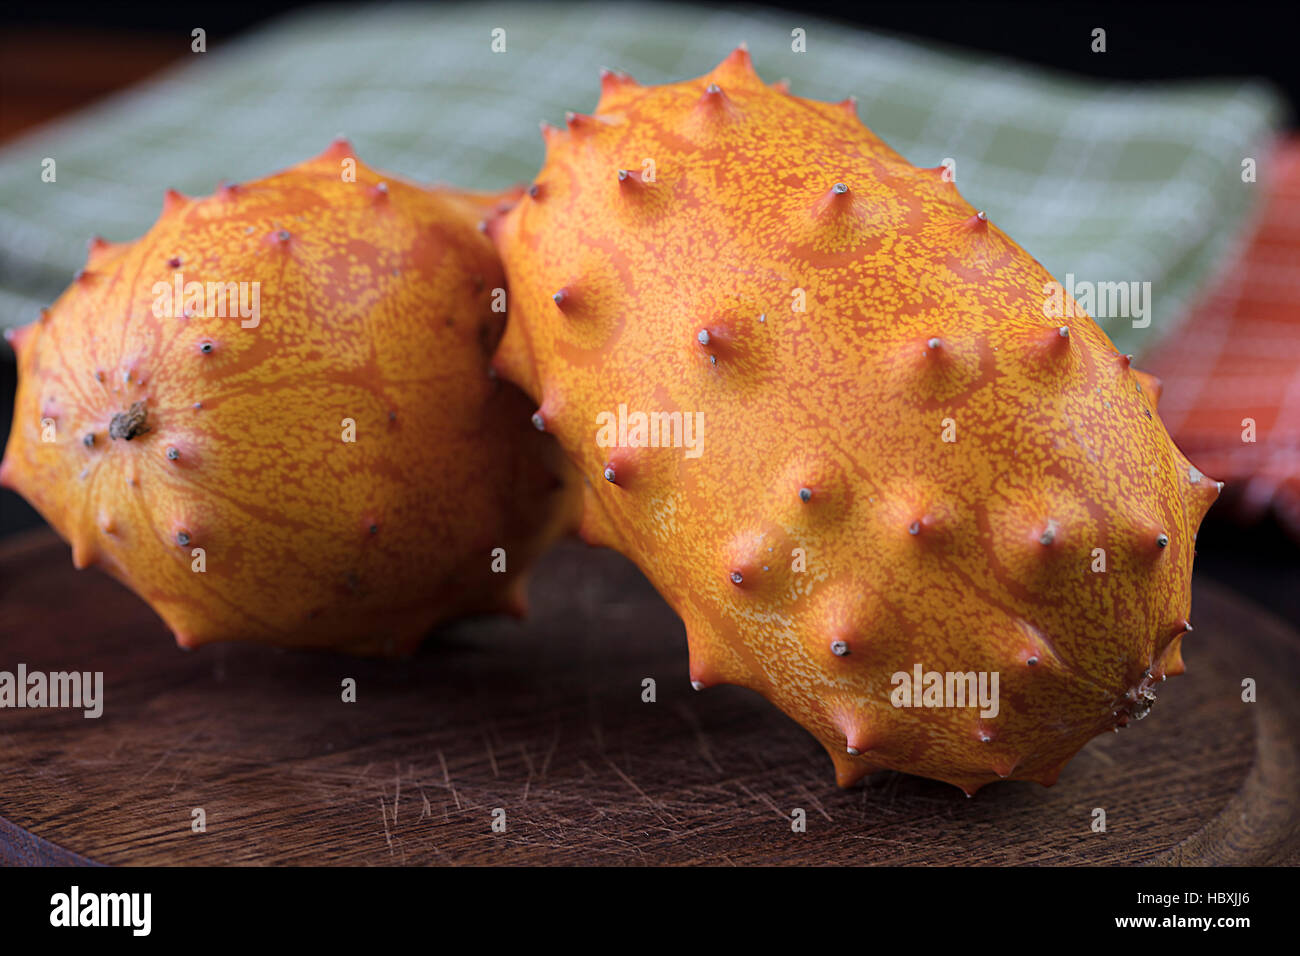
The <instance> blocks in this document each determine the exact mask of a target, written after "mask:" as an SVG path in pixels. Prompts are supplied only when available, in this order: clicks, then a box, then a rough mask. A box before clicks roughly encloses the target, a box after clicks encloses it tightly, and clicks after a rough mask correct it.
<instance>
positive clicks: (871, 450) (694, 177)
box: [489, 50, 1218, 793]
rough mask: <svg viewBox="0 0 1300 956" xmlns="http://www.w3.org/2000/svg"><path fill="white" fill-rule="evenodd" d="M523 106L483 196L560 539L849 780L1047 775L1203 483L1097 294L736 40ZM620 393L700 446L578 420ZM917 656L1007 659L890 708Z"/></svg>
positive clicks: (1168, 647) (1170, 663)
mask: <svg viewBox="0 0 1300 956" xmlns="http://www.w3.org/2000/svg"><path fill="white" fill-rule="evenodd" d="M543 133H544V136H545V138H546V141H547V147H548V149H547V158H546V162H545V165H544V167H543V169H542V170H541V173H540V174H539V175H538V177H537V180H536V183H535V185H534V187H533V188H532V189H531V190H530V191H529V193H528V194H527V195H526V196H524V197H522V198H521V199H520V200H519V202H518V203H517V204H516V205H515V206H514V208H512V209H511V210H510V211H509V212H508V213H506V214H504V215H502V216H499V217H497V218H495V219H494V220H493V221H492V223H491V224H490V226H489V231H490V232H491V233H492V235H493V236H494V238H495V239H496V241H497V245H498V248H499V249H500V250H501V253H502V257H503V260H504V262H505V267H506V273H507V277H508V279H509V282H510V288H511V296H512V304H511V321H510V325H509V327H508V329H507V331H506V335H505V337H504V338H503V340H502V344H501V347H500V349H499V352H498V357H497V364H498V367H499V369H500V370H501V371H502V373H503V374H504V375H506V376H507V377H509V378H511V379H512V380H514V381H517V382H518V383H519V384H520V385H521V386H522V387H523V388H524V389H525V390H526V391H527V392H528V393H529V394H530V395H531V396H532V397H533V398H534V399H535V400H536V401H537V403H538V406H539V408H538V413H537V414H538V418H537V419H536V422H537V424H538V425H539V427H544V428H545V430H546V431H548V432H551V433H553V434H554V435H556V436H557V437H558V438H559V440H560V442H561V444H562V445H563V447H564V448H565V450H566V451H567V452H568V454H569V456H570V458H571V459H572V460H573V461H574V463H575V464H576V465H577V467H578V468H579V469H580V470H581V472H582V474H583V475H584V477H585V483H584V506H585V507H584V517H583V524H582V530H583V534H584V537H585V538H586V539H587V540H589V541H591V542H593V543H597V544H603V545H608V546H611V547H613V548H616V549H618V550H619V551H621V552H623V553H624V554H626V555H628V556H630V557H631V558H632V559H633V560H635V561H636V562H637V563H638V564H639V565H640V567H641V568H642V569H643V570H644V572H645V573H646V574H647V576H648V577H649V578H650V579H651V581H652V582H653V583H654V584H655V585H656V587H657V588H658V589H659V591H660V592H661V593H662V594H663V595H664V596H665V598H666V599H667V600H668V601H669V602H670V603H671V604H672V605H673V607H674V608H675V609H676V610H677V611H678V613H679V614H680V615H681V617H682V618H683V620H684V621H685V624H686V628H687V635H688V639H689V643H690V676H691V680H692V681H693V682H695V684H696V686H697V687H700V686H708V685H712V684H718V683H731V684H739V685H743V686H745V687H749V688H752V689H755V690H757V691H759V692H761V693H762V694H764V695H765V696H766V697H768V699H770V700H771V701H772V702H773V703H775V704H776V705H777V706H779V707H780V708H781V709H782V710H784V711H785V712H786V713H787V714H789V715H790V716H791V717H793V718H794V719H796V720H797V721H798V722H799V723H801V724H802V725H803V726H804V727H806V728H807V729H808V730H810V731H811V732H812V733H813V734H814V735H816V737H817V738H818V739H819V740H820V741H821V742H822V743H823V744H824V745H825V747H826V749H827V751H828V752H829V753H830V755H831V757H832V759H833V761H834V763H835V767H836V770H837V777H838V779H839V781H840V783H841V784H844V785H848V784H850V783H852V782H853V781H855V780H857V779H859V778H860V777H861V776H862V775H864V774H866V773H868V772H870V771H873V770H878V769H886V768H889V769H895V770H902V771H906V772H909V773H914V774H920V775H923V776H927V777H932V778H936V779H939V780H945V781H949V782H951V783H954V784H956V785H958V786H960V787H961V788H963V789H964V790H966V791H967V792H968V793H973V792H974V791H975V790H977V789H978V788H979V787H980V786H982V785H984V784H985V783H988V782H990V781H994V780H998V779H1000V778H1012V779H1033V780H1039V781H1042V782H1043V783H1051V782H1052V781H1053V780H1054V779H1055V778H1056V775H1057V774H1058V772H1059V771H1060V769H1061V767H1062V766H1063V765H1064V764H1065V763H1066V762H1067V761H1068V760H1069V759H1070V757H1072V756H1073V755H1074V754H1075V753H1076V752H1077V751H1078V750H1079V748H1080V747H1082V746H1083V744H1084V743H1086V742H1087V741H1088V740H1089V739H1090V738H1091V737H1093V736H1094V735H1096V734H1098V733H1101V732H1103V731H1109V730H1111V729H1112V728H1115V727H1116V726H1117V725H1120V724H1123V723H1125V722H1127V720H1128V719H1129V717H1130V715H1131V714H1133V713H1134V712H1135V711H1136V714H1137V715H1138V716H1142V715H1144V714H1145V711H1146V709H1147V708H1148V706H1149V700H1148V699H1146V697H1145V694H1146V693H1147V692H1148V691H1150V688H1151V686H1152V684H1153V683H1158V681H1159V680H1160V679H1163V677H1164V675H1165V674H1166V673H1177V672H1180V671H1181V667H1182V665H1181V660H1180V658H1179V641H1180V636H1181V634H1182V633H1183V632H1184V631H1185V630H1186V629H1187V628H1188V625H1187V624H1186V619H1187V617H1188V614H1189V604H1190V578H1191V568H1192V556H1193V545H1194V537H1195V532H1196V528H1197V526H1198V524H1199V522H1200V520H1201V518H1202V516H1203V514H1204V512H1205V511H1206V509H1207V508H1208V507H1209V505H1210V503H1211V502H1212V501H1213V499H1214V498H1215V496H1216V494H1217V491H1218V487H1217V483H1216V482H1214V481H1211V480H1210V479H1207V478H1203V477H1202V476H1200V474H1199V473H1198V472H1196V471H1195V469H1193V468H1191V466H1190V465H1189V463H1188V461H1187V459H1186V458H1184V457H1183V455H1182V454H1181V453H1180V452H1179V451H1178V449H1177V448H1175V447H1174V445H1173V444H1172V442H1171V441H1170V439H1169V436H1168V434H1167V433H1166V432H1165V429H1164V427H1163V426H1162V425H1161V422H1160V420H1159V418H1157V417H1156V416H1155V414H1154V409H1155V399H1156V394H1155V383H1154V382H1153V381H1149V380H1148V381H1146V382H1145V384H1144V377H1143V376H1142V374H1141V373H1139V372H1136V371H1135V370H1132V369H1130V368H1129V366H1128V361H1127V359H1126V358H1125V357H1123V356H1121V355H1119V354H1118V353H1117V352H1116V351H1115V348H1114V347H1113V345H1112V344H1111V343H1110V341H1109V340H1108V339H1107V337H1106V335H1105V334H1104V333H1103V332H1102V331H1101V329H1099V328H1098V327H1097V325H1096V324H1095V323H1094V322H1093V321H1092V320H1091V319H1090V318H1088V317H1087V316H1085V315H1082V314H1081V313H1080V314H1079V315H1078V316H1071V317H1070V318H1068V319H1065V320H1062V319H1055V320H1053V319H1049V318H1048V316H1047V314H1046V313H1045V310H1044V304H1045V302H1046V300H1047V296H1046V294H1045V288H1044V287H1045V285H1046V284H1047V283H1049V282H1050V281H1051V276H1050V275H1049V274H1048V273H1047V272H1046V271H1045V270H1044V269H1043V267H1042V266H1041V265H1039V263H1037V262H1036V261H1035V260H1034V259H1032V258H1031V257H1030V256H1029V255H1028V254H1027V253H1025V252H1024V250H1022V249H1021V248H1020V247H1018V246H1017V245H1016V244H1015V243H1014V242H1012V241H1011V240H1010V239H1009V238H1008V237H1007V236H1006V235H1004V234H1003V233H1002V232H1001V231H1000V230H999V229H998V228H997V227H996V226H995V225H994V224H993V221H992V219H993V218H995V217H985V216H984V215H982V214H980V213H979V212H978V211H977V210H976V209H974V208H973V207H971V206H970V205H969V204H968V203H966V202H965V201H964V200H963V199H962V198H961V197H960V195H958V192H957V190H956V188H955V186H954V185H953V184H952V182H950V181H947V179H946V178H945V177H944V176H943V175H942V173H943V170H942V169H920V168H915V167H913V166H911V165H909V164H908V163H907V162H906V161H904V160H903V159H902V158H901V157H900V156H899V155H898V154H896V153H895V152H893V151H892V150H890V149H889V148H888V147H887V146H886V145H885V144H884V143H883V142H881V140H880V139H878V138H877V137H876V136H875V135H873V134H872V133H871V132H870V131H869V130H867V129H866V128H865V127H864V126H863V125H862V124H861V122H859V120H858V119H857V117H856V115H855V113H854V108H853V104H852V102H851V101H846V102H845V103H841V104H838V105H831V104H825V103H818V102H812V101H809V100H805V99H800V98H799V97H796V96H792V95H790V94H788V93H787V92H785V91H784V90H783V89H781V88H778V87H769V86H766V85H764V84H763V83H762V81H761V80H760V79H759V78H758V76H757V75H756V74H755V73H754V71H753V69H752V67H751V65H750V62H749V57H748V55H747V54H746V53H745V52H744V51H743V50H738V51H736V52H735V53H733V54H732V55H731V56H730V57H728V58H727V59H726V60H725V61H724V62H723V63H722V64H721V65H720V66H718V67H717V69H715V70H714V71H713V72H712V73H710V74H708V75H706V76H704V77H701V78H699V79H697V80H692V81H689V82H684V83H678V84H674V85H669V86H661V87H641V86H638V85H637V84H636V83H635V82H633V81H631V80H630V79H629V78H627V77H625V76H621V75H618V74H613V73H607V74H606V75H605V77H604V80H603V95H602V96H601V99H600V103H599V105H598V107H597V110H596V112H595V114H594V115H592V116H580V115H575V116H573V117H571V118H570V121H569V123H568V129H567V130H564V131H561V130H555V129H550V128H544V129H543ZM651 174H652V175H651ZM837 184H839V185H838V186H837ZM557 294H558V295H557ZM801 305H802V306H803V308H802V310H800V308H799V307H800V306H801ZM1063 326H1065V329H1064V331H1063V330H1062V327H1063ZM620 404H626V405H627V407H628V409H629V411H637V410H640V411H646V412H651V411H664V412H673V411H680V412H684V413H688V414H689V413H695V412H698V413H701V414H702V417H703V422H704V429H703V443H702V450H701V454H700V456H699V457H698V458H693V459H692V458H687V457H686V456H685V455H684V454H683V449H681V448H671V447H669V448H665V447H657V448H656V447H613V448H610V447H602V446H601V445H600V444H599V443H598V441H597V435H598V427H597V424H598V423H597V416H598V415H599V414H600V413H602V412H611V413H612V412H614V411H616V409H617V408H618V406H619V405H620ZM945 431H947V436H948V437H950V438H953V439H955V440H951V441H945V440H944V438H945ZM1095 549H1102V551H1104V561H1105V571H1104V572H1100V571H1096V570H1094V567H1096V561H1097V555H1098V554H1099V553H1100V552H1097V551H1096V550H1095ZM917 664H920V665H921V666H922V667H923V669H924V670H925V671H940V672H945V671H952V672H963V673H965V672H980V671H985V672H997V673H998V674H999V689H1000V711H999V713H998V715H997V716H996V717H992V718H989V719H983V718H981V717H980V716H979V713H978V709H972V708H951V707H950V708H933V709H932V708H897V707H894V706H893V705H892V704H891V692H892V691H893V690H894V689H895V684H894V682H893V681H892V675H894V674H895V673H897V672H904V673H907V674H912V673H913V672H914V667H915V666H916V665H917Z"/></svg>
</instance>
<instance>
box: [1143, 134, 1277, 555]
mask: <svg viewBox="0 0 1300 956" xmlns="http://www.w3.org/2000/svg"><path fill="white" fill-rule="evenodd" d="M1258 175H1259V181H1258V183H1257V184H1256V185H1255V186H1249V185H1244V184H1242V185H1236V184H1234V187H1233V188H1259V189H1264V190H1266V191H1267V194H1266V199H1265V205H1264V208H1263V210H1262V211H1261V214H1260V216H1259V217H1258V218H1257V219H1256V221H1255V224H1254V226H1253V233H1252V235H1251V237H1250V238H1249V240H1248V242H1247V244H1246V246H1245V248H1244V249H1243V251H1242V252H1241V253H1240V254H1239V255H1238V256H1237V258H1236V259H1235V261H1233V262H1232V263H1231V265H1230V266H1229V268H1227V269H1226V270H1225V271H1224V272H1223V273H1222V274H1221V275H1220V277H1219V278H1218V280H1217V281H1216V282H1215V284H1214V286H1213V288H1211V289H1210V291H1209V293H1208V295H1205V296H1204V297H1203V298H1202V299H1201V300H1200V302H1199V304H1198V305H1197V306H1196V308H1195V309H1194V311H1193V313H1192V315H1191V316H1190V317H1189V318H1188V320H1187V321H1186V323H1185V324H1183V325H1182V326H1180V327H1179V328H1178V330H1177V331H1176V332H1175V333H1174V334H1173V335H1172V336H1170V337H1169V338H1168V339H1167V340H1166V341H1164V342H1162V343H1161V344H1160V346H1159V347H1158V348H1157V349H1156V351H1155V352H1154V353H1153V354H1152V355H1150V356H1148V357H1146V359H1145V360H1144V361H1143V363H1142V365H1143V367H1144V368H1145V369H1147V370H1148V371H1150V372H1152V373H1153V374H1155V375H1157V376H1158V377H1159V378H1161V379H1163V381H1164V392H1163V394H1162V395H1161V398H1160V417H1161V418H1162V419H1163V420H1164V422H1165V425H1166V427H1168V429H1169V431H1170V433H1171V434H1172V435H1173V437H1174V440H1175V441H1176V442H1177V443H1178V446H1179V447H1180V448H1181V449H1182V450H1183V452H1184V453H1185V454H1186V455H1187V456H1188V457H1189V458H1190V459H1191V460H1192V463H1193V464H1195V465H1196V467H1198V468H1199V469H1201V470H1202V471H1203V472H1205V474H1207V475H1209V476H1210V477H1211V478H1217V479H1219V480H1221V481H1223V482H1225V483H1226V485H1227V487H1226V488H1225V490H1224V494H1225V498H1224V502H1223V504H1224V505H1226V506H1227V507H1229V508H1234V509H1235V510H1236V513H1237V514H1238V515H1239V516H1240V517H1242V518H1244V519H1246V520H1258V519H1259V518H1260V517H1262V516H1263V515H1264V514H1265V513H1266V512H1268V511H1269V510H1270V509H1271V510H1272V512H1273V514H1274V515H1275V516H1276V517H1277V519H1278V520H1279V521H1280V522H1281V523H1282V524H1283V525H1284V526H1285V527H1286V529H1287V531H1288V532H1289V533H1290V534H1291V535H1292V536H1293V537H1295V538H1296V539H1297V540H1298V541H1300V137H1295V138H1292V139H1289V140H1286V141H1285V142H1283V143H1282V144H1281V145H1279V146H1278V147H1277V148H1276V149H1275V150H1274V152H1273V153H1272V154H1271V155H1269V156H1268V157H1266V158H1265V159H1264V160H1263V161H1262V162H1261V163H1260V164H1259V169H1258ZM1252 422H1253V425H1254V428H1253V438H1254V441H1250V440H1249V439H1250V438H1251V437H1252V434H1251V423H1252ZM1221 506H1222V505H1221Z"/></svg>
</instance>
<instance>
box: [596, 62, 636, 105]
mask: <svg viewBox="0 0 1300 956" xmlns="http://www.w3.org/2000/svg"><path fill="white" fill-rule="evenodd" d="M638 85H640V84H638V83H637V81H636V80H634V79H632V77H630V76H628V74H626V73H624V72H623V71H622V70H611V69H609V68H607V67H603V66H602V67H601V68H600V95H601V98H602V99H603V98H604V97H606V96H608V95H609V94H610V93H613V92H614V91H615V90H620V89H622V88H623V87H626V86H638Z"/></svg>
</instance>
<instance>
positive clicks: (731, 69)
mask: <svg viewBox="0 0 1300 956" xmlns="http://www.w3.org/2000/svg"><path fill="white" fill-rule="evenodd" d="M728 73H745V74H748V75H749V76H757V74H756V73H755V72H754V61H753V59H751V58H750V55H749V47H748V46H747V45H746V44H744V43H741V44H740V45H738V46H737V47H736V48H735V49H734V50H732V51H731V52H730V53H728V54H727V56H726V57H725V58H724V59H723V61H722V62H721V63H719V64H718V65H717V66H716V67H714V69H713V74H711V75H718V74H723V75H725V74H728Z"/></svg>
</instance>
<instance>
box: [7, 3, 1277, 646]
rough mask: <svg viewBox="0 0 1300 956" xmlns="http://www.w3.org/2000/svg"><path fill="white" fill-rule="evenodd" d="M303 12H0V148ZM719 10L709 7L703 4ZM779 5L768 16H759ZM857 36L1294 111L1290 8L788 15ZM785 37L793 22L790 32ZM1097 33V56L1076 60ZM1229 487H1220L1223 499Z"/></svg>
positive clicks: (1261, 553) (1205, 533) (1267, 577)
mask: <svg viewBox="0 0 1300 956" xmlns="http://www.w3.org/2000/svg"><path fill="white" fill-rule="evenodd" d="M305 5H306V4H294V3H283V2H275V0H263V2H258V3H249V2H239V0H234V2H226V3H221V4H102V3H101V4H89V3H57V2H55V3H51V4H48V5H38V4H21V5H20V4H15V3H10V4H7V5H5V7H4V9H3V11H2V12H0V25H2V27H3V33H2V35H0V145H2V144H3V142H4V141H5V140H8V139H11V138H12V137H14V136H16V135H18V134H20V133H21V132H23V131H24V130H27V129H29V128H31V127H32V126H35V125H36V124H38V123H40V122H42V121H44V120H46V119H49V118H50V117H52V116H55V115H58V114H59V113H62V112H66V111H68V110H73V109H76V108H77V107H79V106H82V105H85V104H86V103H89V102H90V101H92V100H94V99H96V98H98V97H100V96H102V95H104V94H106V93H108V92H110V91H112V90H115V89H118V88H120V87H122V86H126V85H129V84H130V83H132V82H135V81H136V80H138V79H141V78H143V77H145V76H148V75H149V74H150V73H153V72H155V71H156V70H158V69H160V68H162V67H165V66H167V65H169V64H170V63H171V62H172V61H173V60H175V59H178V58H179V57H182V56H184V55H186V54H187V53H188V51H189V44H190V32H189V31H190V30H191V29H193V28H194V27H196V26H201V27H203V28H204V29H206V30H207V39H208V45H209V49H213V48H219V46H220V44H221V42H222V41H223V39H227V38H229V37H230V36H233V35H234V34H237V33H240V32H243V31H246V30H249V29H254V28H256V27H257V25H258V24H260V23H262V22H263V21H265V20H266V19H268V18H270V17H274V16H276V15H279V14H281V13H283V12H285V11H287V10H290V9H293V8H295V7H299V6H305ZM711 5H713V6H721V5H720V4H711ZM763 5H765V6H781V5H779V4H763ZM791 6H792V7H793V9H794V10H795V12H794V13H793V14H792V16H794V17H795V18H797V17H798V16H799V15H800V14H803V15H817V16H822V17H825V18H829V19H835V20H840V21H842V22H845V23H853V24H857V25H860V26H864V27H868V28H872V29H877V30H882V31H888V32H895V33H901V34H907V35H911V36H914V37H917V38H922V39H928V40H930V41H938V42H941V43H945V44H950V45H953V46H960V47H964V48H967V49H972V50H982V51H987V52H989V53H991V54H996V55H1001V56H1007V57H1012V58H1015V59H1018V60H1022V61H1026V62H1030V63H1034V64H1038V65H1040V66H1045V67H1051V68H1054V69H1058V70H1063V71H1067V72H1071V73H1076V74H1081V75H1085V76H1090V77H1094V78H1102V79H1110V80H1122V81H1150V80H1171V79H1205V78H1209V77H1215V76H1258V77H1264V78H1266V79H1268V80H1270V81H1271V82H1272V83H1273V84H1274V85H1275V86H1276V87H1277V88H1278V90H1279V91H1280V92H1281V93H1282V94H1283V95H1285V96H1286V97H1287V98H1288V99H1289V100H1290V103H1291V118H1290V123H1291V126H1292V128H1293V129H1294V128H1295V125H1296V116H1297V114H1298V113H1300V110H1298V109H1297V104H1300V55H1298V54H1297V52H1296V40H1295V35H1296V34H1295V26H1296V23H1297V22H1298V21H1300V17H1297V15H1296V12H1295V10H1296V5H1295V4H1294V3H1289V4H1282V3H1277V4H1250V3H1218V4H1209V3H1171V4H1142V3H1125V4H1118V3H1115V4H1108V3H1056V4H1048V3H1039V4H1031V3H978V2H967V3H942V2H939V3H933V2H931V3H879V4H857V5H848V4H834V3H825V2H817V0H811V2H803V3H799V4H797V5H791ZM796 25H797V22H796ZM1094 27H1103V28H1105V30H1106V34H1107V37H1106V39H1107V52H1106V53H1105V54H1094V53H1092V52H1091V50H1090V40H1091V31H1092V29H1093V28H1094ZM14 388H15V369H14V365H13V361H12V356H11V355H8V354H5V353H4V351H3V350H0V441H3V439H4V437H5V436H7V434H8V429H9V422H10V419H11V417H12V414H13V392H14ZM1230 492H1231V489H1229V493H1230ZM1227 512H1228V509H1227V508H1225V507H1222V506H1220V507H1216V508H1214V509H1211V511H1210V515H1209V517H1208V518H1207V519H1206V522H1205V524H1204V525H1203V526H1202V528H1201V532H1200V538H1199V542H1198V556H1197V569H1198V571H1199V572H1203V573H1207V574H1209V575H1211V576H1213V577H1216V578H1218V579H1220V580H1223V581H1225V582H1226V583H1228V584H1230V585H1232V586H1233V587H1235V588H1237V589H1238V590H1240V591H1243V592H1245V593H1247V594H1249V595H1250V596H1251V597H1253V598H1254V599H1255V600H1256V601H1258V602H1259V603H1261V604H1263V605H1264V606H1266V607H1268V608H1270V609H1272V610H1273V611H1274V612H1275V613H1277V614H1279V615H1280V616H1282V617H1284V618H1287V619H1289V620H1290V621H1291V622H1292V623H1293V624H1300V586H1297V584H1298V582H1300V546H1297V544H1296V543H1295V542H1293V541H1291V540H1290V539H1288V538H1287V537H1286V536H1285V535H1284V534H1283V533H1282V531H1281V530H1280V529H1279V528H1278V526H1277V525H1276V524H1275V523H1274V522H1273V521H1272V520H1271V519H1270V518H1267V517H1266V518H1265V519H1264V520H1263V521H1262V522H1260V523H1259V524H1257V525H1255V526H1253V527H1250V528H1243V527H1242V526H1240V525H1237V524H1234V523H1232V522H1231V521H1230V520H1229V517H1228V514H1227ZM40 523H41V519H40V517H39V515H37V514H36V513H35V512H34V511H33V510H32V509H31V508H29V507H28V506H27V505H26V504H25V503H24V502H23V501H22V500H21V499H20V498H19V497H18V496H17V495H15V494H13V493H12V492H9V491H3V490H0V537H3V536H5V535H11V534H14V533H16V532H18V531H20V530H22V529H26V528H31V527H35V526H38V525H39V524H40Z"/></svg>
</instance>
